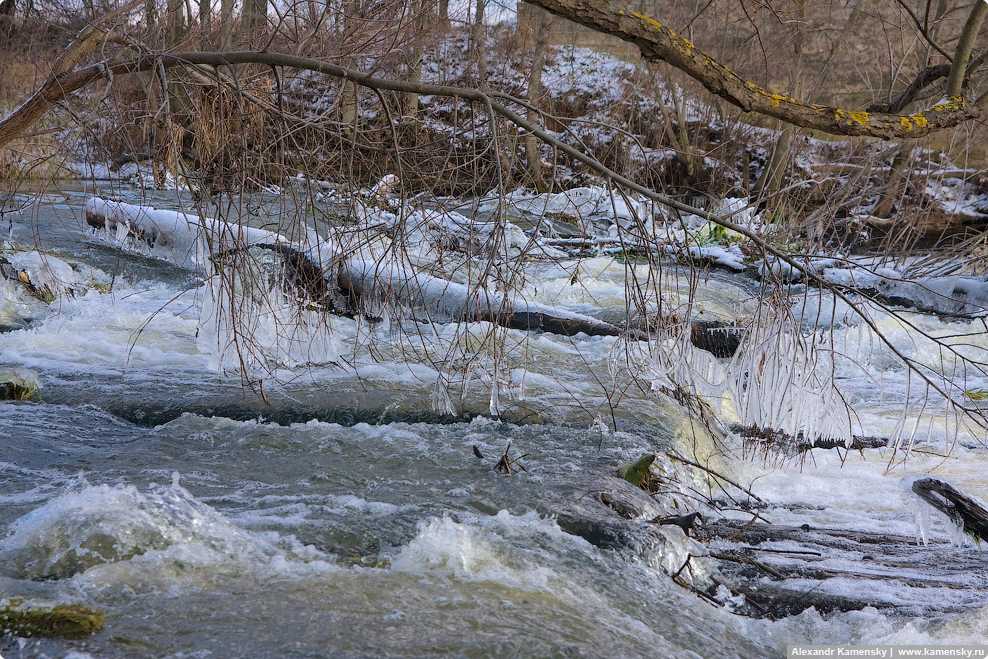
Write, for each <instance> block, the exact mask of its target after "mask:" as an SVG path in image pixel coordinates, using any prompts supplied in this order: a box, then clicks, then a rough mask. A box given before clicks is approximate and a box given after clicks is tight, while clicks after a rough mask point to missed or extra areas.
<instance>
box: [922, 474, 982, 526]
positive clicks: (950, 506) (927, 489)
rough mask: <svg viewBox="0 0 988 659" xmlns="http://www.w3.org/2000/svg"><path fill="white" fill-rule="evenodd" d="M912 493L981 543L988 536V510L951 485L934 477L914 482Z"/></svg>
mask: <svg viewBox="0 0 988 659" xmlns="http://www.w3.org/2000/svg"><path fill="white" fill-rule="evenodd" d="M911 489H912V491H913V492H914V493H915V494H916V496H918V497H919V498H920V499H922V500H923V501H925V502H926V503H928V504H929V505H930V506H932V507H933V508H935V509H936V510H939V511H940V512H941V513H943V514H944V515H946V516H947V517H948V518H950V520H951V521H952V522H954V523H955V524H957V526H958V527H959V528H963V530H964V533H967V534H968V535H970V536H973V537H974V538H975V539H977V540H978V541H979V542H980V541H981V538H984V537H986V536H988V510H985V508H984V506H983V505H982V504H981V503H980V502H978V501H976V500H974V499H972V498H971V497H969V496H967V495H966V494H964V493H963V492H961V491H960V490H958V489H957V488H955V487H954V486H953V485H951V484H950V483H945V482H944V481H941V480H939V479H937V478H933V477H932V476H931V477H929V478H919V479H917V480H915V481H913V484H912V488H911Z"/></svg>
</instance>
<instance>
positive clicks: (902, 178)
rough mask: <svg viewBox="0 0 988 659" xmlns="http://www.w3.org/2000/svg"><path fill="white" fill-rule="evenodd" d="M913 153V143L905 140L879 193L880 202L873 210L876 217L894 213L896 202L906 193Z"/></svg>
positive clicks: (896, 153) (885, 216) (884, 216)
mask: <svg viewBox="0 0 988 659" xmlns="http://www.w3.org/2000/svg"><path fill="white" fill-rule="evenodd" d="M912 155H913V144H912V141H911V140H908V141H904V142H903V143H902V145H901V146H899V150H898V151H896V152H895V157H894V158H892V166H891V167H890V168H889V173H888V176H887V177H886V178H885V184H884V185H882V190H881V192H880V193H879V201H878V204H876V205H875V210H873V211H872V212H871V214H872V215H874V216H875V217H883V218H887V217H889V216H890V215H892V210H893V209H894V208H895V205H896V202H897V201H899V199H901V198H902V195H903V194H904V193H905V190H904V188H905V185H906V183H907V181H908V180H909V172H908V171H907V169H908V167H909V162H910V161H911V160H912Z"/></svg>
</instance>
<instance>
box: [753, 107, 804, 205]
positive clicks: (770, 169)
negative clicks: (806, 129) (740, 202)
mask: <svg viewBox="0 0 988 659" xmlns="http://www.w3.org/2000/svg"><path fill="white" fill-rule="evenodd" d="M794 132H795V129H794V128H793V126H792V124H786V125H785V126H784V127H783V128H782V131H781V132H780V133H779V137H778V138H777V139H776V141H775V148H774V149H772V157H771V158H770V159H769V161H768V162H767V163H765V169H764V170H763V171H762V175H761V176H759V177H758V181H756V182H755V190H754V193H755V194H754V196H755V197H756V198H758V199H764V198H766V197H770V196H771V195H773V194H775V193H776V192H778V190H779V187H780V186H781V184H782V179H783V174H784V173H785V171H786V162H787V161H788V160H789V144H790V143H791V142H792V135H793V133H794Z"/></svg>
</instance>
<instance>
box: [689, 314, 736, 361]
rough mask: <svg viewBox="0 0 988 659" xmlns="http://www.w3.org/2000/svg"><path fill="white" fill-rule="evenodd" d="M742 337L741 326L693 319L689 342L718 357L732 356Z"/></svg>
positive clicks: (726, 357) (727, 357)
mask: <svg viewBox="0 0 988 659" xmlns="http://www.w3.org/2000/svg"><path fill="white" fill-rule="evenodd" d="M743 338H744V329H743V328H741V327H738V326H737V325H730V324H728V323H725V322H723V321H719V320H695V321H693V323H692V327H691V328H690V343H692V344H693V345H694V346H695V347H697V348H699V349H700V350H706V351H707V352H709V353H710V354H712V355H713V356H714V357H717V358H719V359H730V358H731V357H733V356H734V355H735V353H737V351H738V348H739V347H740V346H741V339H743Z"/></svg>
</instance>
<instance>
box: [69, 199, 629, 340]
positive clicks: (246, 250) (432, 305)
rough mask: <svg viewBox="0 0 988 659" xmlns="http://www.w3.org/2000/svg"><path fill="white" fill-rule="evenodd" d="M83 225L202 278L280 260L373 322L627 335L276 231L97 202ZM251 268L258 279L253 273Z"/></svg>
mask: <svg viewBox="0 0 988 659" xmlns="http://www.w3.org/2000/svg"><path fill="white" fill-rule="evenodd" d="M86 222H87V224H89V225H90V226H91V227H93V228H94V229H96V230H99V231H104V232H105V235H106V236H107V237H108V238H110V239H111V240H114V241H116V242H117V243H119V244H121V245H128V244H129V245H130V246H132V247H136V248H138V249H141V250H142V251H144V252H146V253H148V254H149V255H150V256H153V257H156V258H161V259H164V260H168V261H171V262H172V263H175V264H176V265H178V266H180V267H185V268H190V269H196V270H200V271H203V270H204V271H207V272H212V271H213V270H214V266H215V265H223V266H224V267H230V266H231V265H237V263H238V258H237V256H238V255H240V256H243V255H251V252H252V251H253V253H254V254H253V256H252V258H251V260H252V261H256V260H257V254H261V253H263V254H268V255H271V256H275V255H277V256H278V257H280V258H279V261H280V262H281V264H282V265H281V268H282V272H280V273H275V274H276V275H278V276H280V277H282V278H284V279H285V280H286V281H287V283H289V284H292V285H294V286H295V288H296V290H297V291H298V292H299V293H302V294H303V295H308V296H310V297H312V298H313V301H316V302H320V301H324V299H325V297H326V296H327V295H329V294H330V293H331V292H333V291H335V290H336V287H337V285H338V287H339V289H340V292H341V293H342V294H343V295H344V296H347V297H349V298H350V300H351V303H353V304H354V308H357V307H359V308H361V309H363V310H364V311H365V312H369V313H370V314H371V315H375V314H376V313H377V311H376V310H379V309H380V308H381V306H382V305H392V306H394V305H396V306H399V307H403V308H406V309H410V310H411V313H412V315H413V317H414V318H416V319H418V320H423V321H429V322H440V323H442V322H470V321H487V322H491V323H495V324H498V325H501V326H504V327H509V328H512V329H519V330H525V331H528V330H542V331H544V332H550V333H553V334H562V335H565V336H573V335H575V334H579V333H580V332H583V333H585V334H588V335H591V336H620V335H622V334H624V330H622V328H620V327H618V326H616V325H612V324H610V323H605V322H603V321H600V320H597V319H596V318H592V317H590V316H585V315H582V314H577V313H572V312H568V311H564V310H561V309H556V308H554V307H550V306H548V305H544V304H539V303H537V302H531V301H527V300H525V299H523V298H521V297H509V296H505V295H502V294H498V293H494V292H492V291H489V290H488V289H486V288H484V287H482V286H473V287H468V286H465V285H463V284H458V283H455V282H452V281H449V280H447V279H443V278H440V277H436V276H433V275H429V274H426V273H423V272H419V271H417V270H415V269H413V267H412V266H411V265H410V264H407V263H401V262H396V261H390V262H387V261H385V262H375V261H368V260H359V259H340V258H337V255H336V254H334V253H332V250H331V249H330V248H329V247H328V244H327V243H322V244H318V245H314V246H300V245H297V244H294V243H292V242H291V241H289V240H288V239H287V238H285V237H284V236H282V235H280V234H277V233H274V232H271V231H265V230H263V229H252V228H249V227H244V226H240V225H237V224H232V223H228V222H223V221H221V220H213V219H210V218H204V217H199V216H196V215H189V214H186V213H181V212H177V211H168V210H156V209H154V208H152V207H151V206H135V205H133V204H126V203H123V202H116V201H107V200H104V199H100V198H92V199H90V200H89V201H87V202H86ZM240 262H241V263H246V260H240ZM248 268H249V269H250V271H251V272H253V270H254V268H252V267H251V266H250V265H248ZM315 272H321V273H322V274H323V276H324V277H325V278H326V279H327V280H328V283H329V286H328V287H327V286H322V285H320V284H319V283H318V282H316V281H314V274H313V273H315ZM334 278H335V279H336V281H335V282H334V281H333V279H334ZM316 298H319V299H316ZM633 336H635V337H637V338H645V337H644V336H642V335H638V334H633Z"/></svg>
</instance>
